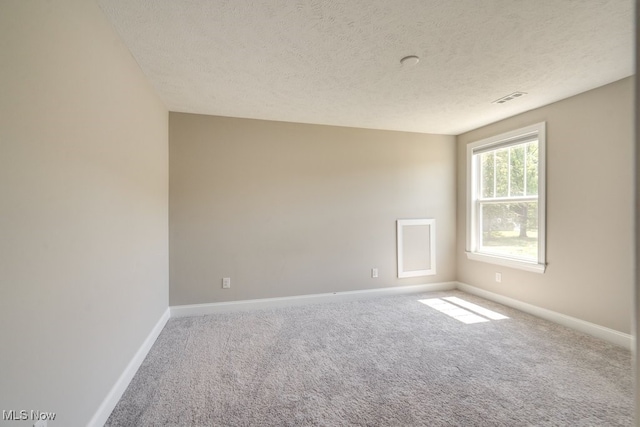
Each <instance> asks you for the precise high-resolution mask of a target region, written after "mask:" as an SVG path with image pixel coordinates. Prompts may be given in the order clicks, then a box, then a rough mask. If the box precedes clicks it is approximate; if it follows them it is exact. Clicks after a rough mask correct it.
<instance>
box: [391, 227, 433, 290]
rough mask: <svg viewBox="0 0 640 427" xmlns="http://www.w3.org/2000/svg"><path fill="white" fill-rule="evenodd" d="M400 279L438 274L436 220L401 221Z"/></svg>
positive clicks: (399, 246)
mask: <svg viewBox="0 0 640 427" xmlns="http://www.w3.org/2000/svg"><path fill="white" fill-rule="evenodd" d="M397 227H398V277H400V278H403V277H418V276H430V275H433V274H436V220H435V219H399V220H398V221H397Z"/></svg>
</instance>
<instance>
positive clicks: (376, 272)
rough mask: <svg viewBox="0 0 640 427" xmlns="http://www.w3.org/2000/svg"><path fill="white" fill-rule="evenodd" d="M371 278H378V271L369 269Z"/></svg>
mask: <svg viewBox="0 0 640 427" xmlns="http://www.w3.org/2000/svg"><path fill="white" fill-rule="evenodd" d="M371 277H373V278H374V279H375V278H376V277H378V269H377V268H372V269H371Z"/></svg>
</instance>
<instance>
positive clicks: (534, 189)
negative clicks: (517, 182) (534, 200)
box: [526, 141, 538, 196]
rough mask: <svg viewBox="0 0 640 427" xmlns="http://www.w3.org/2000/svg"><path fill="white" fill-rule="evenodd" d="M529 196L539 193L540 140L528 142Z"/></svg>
mask: <svg viewBox="0 0 640 427" xmlns="http://www.w3.org/2000/svg"><path fill="white" fill-rule="evenodd" d="M526 195H527V196H537V195H538V141H536V142H530V143H529V144H527V194H526Z"/></svg>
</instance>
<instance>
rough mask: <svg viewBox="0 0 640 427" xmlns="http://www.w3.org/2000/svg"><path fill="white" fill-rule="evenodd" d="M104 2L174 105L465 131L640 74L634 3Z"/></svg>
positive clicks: (340, 122) (438, 0) (388, 0)
mask: <svg viewBox="0 0 640 427" xmlns="http://www.w3.org/2000/svg"><path fill="white" fill-rule="evenodd" d="M98 3H99V4H100V6H101V8H102V9H103V10H104V12H105V14H106V15H107V17H108V18H109V19H110V21H111V22H112V24H113V25H114V27H115V28H116V30H117V31H118V32H119V34H120V35H121V37H122V39H123V40H124V43H125V44H126V45H127V47H128V48H129V49H130V51H131V52H132V54H133V56H134V57H135V59H136V60H137V61H138V63H139V64H140V67H141V68H142V70H143V71H144V73H145V74H146V75H147V77H148V78H149V81H150V82H151V83H152V84H153V86H154V87H155V89H156V90H157V92H158V93H159V95H160V97H161V98H162V99H163V100H164V102H165V104H166V106H167V107H168V108H169V110H170V111H179V112H188V113H199V114H211V115H220V116H232V117H246V118H258V119H267V120H279V121H290V122H302V123H318V124H331V125H340V126H351V127H362V128H373V129H391V130H404V131H413V132H426V133H443V134H454V135H455V134H460V133H462V132H465V131H468V130H471V129H475V128H477V127H479V126H482V125H485V124H488V123H491V122H494V121H497V120H499V119H502V118H505V117H509V116H512V115H514V114H517V113H520V112H523V111H527V110H530V109H533V108H536V107H539V106H542V105H546V104H548V103H550V102H554V101H557V100H560V99H563V98H566V97H569V96H572V95H575V94H578V93H580V92H584V91H586V90H589V89H592V88H595V87H598V86H602V85H604V84H607V83H610V82H613V81H615V80H619V79H621V78H624V77H627V76H630V75H632V74H633V72H634V71H633V60H634V57H633V37H634V36H633V25H634V22H633V15H634V13H633V0H340V1H337V0H306V1H304V0H98ZM407 55H417V56H419V57H420V58H421V60H420V62H419V63H418V64H417V65H416V66H413V67H407V66H402V65H401V64H400V59H401V58H402V57H404V56H407ZM515 91H522V92H526V93H527V94H528V95H526V96H523V97H521V98H518V99H515V100H513V101H510V102H507V103H505V104H492V101H494V100H496V99H498V98H500V97H502V96H505V95H508V94H510V93H512V92H515Z"/></svg>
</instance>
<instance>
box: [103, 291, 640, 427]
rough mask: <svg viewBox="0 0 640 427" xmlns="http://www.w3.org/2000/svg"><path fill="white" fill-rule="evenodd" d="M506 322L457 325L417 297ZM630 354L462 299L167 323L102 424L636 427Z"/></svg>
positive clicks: (383, 301) (378, 302) (393, 300)
mask: <svg viewBox="0 0 640 427" xmlns="http://www.w3.org/2000/svg"><path fill="white" fill-rule="evenodd" d="M446 296H457V297H459V298H463V299H464V300H466V301H469V302H472V303H476V304H479V305H481V306H483V307H486V308H488V309H491V310H494V311H496V312H499V313H501V314H504V315H506V316H508V317H509V318H508V319H504V320H491V321H486V322H483V323H475V324H465V323H462V322H460V321H459V320H456V319H454V318H452V317H449V316H448V315H447V314H445V313H442V312H440V311H437V310H435V309H434V308H432V307H429V306H427V305H425V304H422V303H420V302H419V301H418V300H420V299H426V298H440V297H446ZM632 399H633V390H632V371H631V354H630V352H629V351H628V350H625V349H623V348H620V347H616V346H614V345H611V344H608V343H606V342H603V341H601V340H598V339H595V338H591V337H589V336H587V335H583V334H581V333H578V332H574V331H572V330H569V329H567V328H564V327H562V326H559V325H556V324H554V323H550V322H547V321H544V320H541V319H538V318H536V317H533V316H529V315H527V314H524V313H521V312H518V311H516V310H513V309H510V308H507V307H504V306H501V305H498V304H495V303H492V302H489V301H486V300H483V299H480V298H477V297H474V296H471V295H468V294H465V293H462V292H458V291H453V292H442V293H441V292H438V293H425V294H419V295H405V296H394V297H384V298H376V299H369V300H362V301H352V302H341V303H333V304H317V305H309V306H302V307H294V308H287V309H273V310H261V311H254V312H238V313H229V314H219V315H212V316H200V317H191V318H177V319H170V320H169V322H168V323H167V325H166V327H165V329H164V330H163V331H162V333H161V334H160V337H159V338H158V340H157V341H156V343H155V345H154V346H153V348H152V349H151V351H150V353H149V355H148V356H147V358H146V359H145V361H144V363H143V364H142V366H141V368H140V370H139V371H138V373H137V374H136V376H135V377H134V379H133V381H132V382H131V384H130V386H129V388H128V389H127V390H126V392H125V393H124V395H123V397H122V399H121V400H120V402H119V403H118V405H117V406H116V408H115V410H114V411H113V413H112V414H111V417H110V418H109V420H108V422H107V424H106V425H108V426H114V427H115V426H163V425H165V426H346V425H352V426H530V425H535V426H618V425H632V423H633V415H632Z"/></svg>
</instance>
